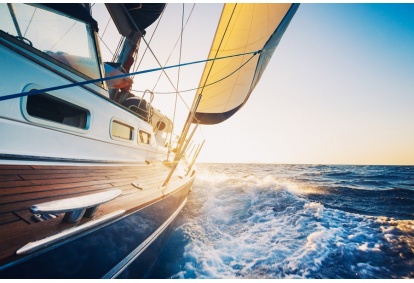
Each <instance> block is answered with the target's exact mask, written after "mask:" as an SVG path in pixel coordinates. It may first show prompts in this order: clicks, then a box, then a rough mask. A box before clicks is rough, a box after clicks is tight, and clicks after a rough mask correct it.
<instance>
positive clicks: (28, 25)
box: [23, 8, 37, 37]
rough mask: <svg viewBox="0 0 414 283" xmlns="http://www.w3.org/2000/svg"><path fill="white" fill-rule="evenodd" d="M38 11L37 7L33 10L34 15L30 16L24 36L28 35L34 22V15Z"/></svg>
mask: <svg viewBox="0 0 414 283" xmlns="http://www.w3.org/2000/svg"><path fill="white" fill-rule="evenodd" d="M36 11H37V8H35V9H34V11H33V14H32V17H31V18H30V21H29V23H28V24H27V28H26V30H25V31H24V34H23V37H26V33H27V30H28V29H29V27H30V25H31V24H32V20H33V17H34V15H35V13H36Z"/></svg>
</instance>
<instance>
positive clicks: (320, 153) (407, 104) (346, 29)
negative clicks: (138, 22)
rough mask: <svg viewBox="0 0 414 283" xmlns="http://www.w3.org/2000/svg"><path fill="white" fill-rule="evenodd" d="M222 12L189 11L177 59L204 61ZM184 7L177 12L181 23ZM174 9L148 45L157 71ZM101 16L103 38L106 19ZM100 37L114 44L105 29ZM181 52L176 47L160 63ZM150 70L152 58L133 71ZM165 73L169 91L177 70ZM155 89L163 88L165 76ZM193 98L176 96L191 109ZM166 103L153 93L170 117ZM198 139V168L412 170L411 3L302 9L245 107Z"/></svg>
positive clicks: (189, 79) (142, 80) (196, 70)
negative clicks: (338, 166)
mask: <svg viewBox="0 0 414 283" xmlns="http://www.w3.org/2000/svg"><path fill="white" fill-rule="evenodd" d="M221 7H222V5H221V4H196V5H195V8H194V11H193V14H192V16H191V18H190V20H189V22H188V26H187V28H186V30H185V33H184V37H183V44H184V45H183V46H184V47H183V49H182V53H181V62H190V61H195V60H202V59H205V58H206V56H207V53H208V51H209V48H210V43H211V40H212V37H213V36H214V32H215V29H216V26H217V21H218V19H219V16H220V12H221ZM98 8H99V7H95V10H94V16H95V18H97V16H98V15H99V16H100V12H99V9H98ZM191 8H192V4H186V5H185V10H184V12H185V19H186V17H187V16H188V14H189V12H190V10H191ZM182 10H183V6H182V4H169V5H168V6H167V10H166V11H165V15H164V16H163V19H162V20H161V23H160V26H159V28H158V29H157V32H156V33H155V35H154V38H153V40H152V41H151V45H150V46H151V48H153V50H154V52H155V54H157V56H158V58H159V60H160V61H161V62H162V64H164V63H165V61H166V58H168V55H169V54H170V52H171V49H172V47H173V46H174V43H175V42H176V40H177V39H178V36H179V33H180V29H181V14H182ZM100 18H101V19H99V18H98V22H99V24H100V34H102V33H103V32H104V30H105V26H106V23H107V19H105V17H103V16H101V17H100ZM169 20H172V21H173V22H174V23H168V24H166V23H167V22H168V21H169ZM162 24H164V25H166V26H165V27H161V26H162ZM154 28H155V26H153V27H151V28H148V29H147V35H146V37H145V39H146V40H147V41H149V40H150V37H151V35H152V33H153V30H154ZM103 38H104V41H105V43H106V44H107V45H111V46H116V44H117V43H118V41H117V40H111V39H112V35H111V32H110V28H108V29H107V31H105V34H104V36H103ZM108 42H109V43H108ZM167 42H168V44H167ZM141 46H144V44H142V45H141ZM101 48H102V50H103V51H104V54H107V52H106V50H105V49H106V47H104V46H103V45H101ZM143 48H144V47H142V49H143ZM142 49H141V50H140V52H139V54H140V55H142V54H143V53H144V50H142ZM147 52H148V51H147ZM179 54H180V50H179V48H177V49H175V51H174V53H173V56H172V57H171V61H170V62H169V63H168V64H167V65H171V64H177V63H178V58H179ZM148 55H149V54H146V57H150V56H148ZM105 56H109V55H104V57H105ZM109 59H110V58H109ZM109 59H108V58H107V60H109ZM155 67H158V65H157V64H156V62H155V61H154V60H153V59H152V60H151V59H149V60H146V61H143V63H142V65H141V69H148V68H155ZM202 69H203V66H202V65H201V66H193V67H188V68H182V69H181V70H180V75H179V78H180V79H179V84H178V88H179V89H180V90H186V89H191V88H196V87H197V86H198V83H199V80H200V76H201V72H202ZM169 74H170V76H171V78H172V80H173V81H174V83H175V84H176V81H177V77H178V74H177V70H172V71H171V72H169ZM157 78H158V74H157V75H156V78H154V74H151V75H146V76H137V77H136V78H135V80H136V83H135V84H134V89H137V90H143V89H146V88H149V89H153V87H154V85H155V81H156V79H157ZM155 90H156V91H160V92H163V91H171V87H169V86H168V84H167V83H166V79H165V77H164V78H163V79H162V80H161V81H160V82H159V83H158V84H157V87H156V88H155ZM194 94H195V92H194V91H193V92H183V93H182V97H183V99H185V100H186V101H187V104H189V105H190V104H191V101H192V97H193V96H194ZM174 98H175V96H174V95H171V94H160V95H156V99H155V100H154V104H155V105H156V106H157V107H158V108H160V109H161V110H162V111H163V112H165V113H167V114H169V115H170V116H171V115H173V112H172V110H171V109H173V106H174ZM180 107H181V108H180ZM178 110H179V111H183V110H184V106H179V107H178ZM177 115H179V114H177ZM180 115H181V116H184V117H185V115H182V114H180ZM177 119H178V121H180V120H179V118H177ZM177 129H181V126H179V127H178V128H177ZM202 137H203V138H205V139H206V142H205V145H204V148H203V150H202V152H201V153H200V156H199V159H198V161H199V162H256V163H306V164H405V165H407V164H412V165H413V164H414V4H306V3H305V4H301V6H300V7H299V9H298V11H297V13H296V15H295V16H294V18H293V19H292V22H291V23H290V25H289V27H288V29H287V31H286V33H285V35H284V36H283V38H282V40H281V42H280V44H279V46H278V48H277V49H276V51H275V53H274V55H273V57H272V59H271V61H270V64H269V65H268V67H267V69H266V72H265V74H264V75H263V77H262V79H261V81H260V82H259V84H258V86H257V87H256V89H255V91H254V92H253V94H252V95H251V97H250V99H249V101H248V103H247V104H246V105H245V106H244V107H243V108H242V109H241V110H240V111H239V112H238V113H236V114H235V115H234V116H233V117H232V118H230V119H229V120H227V121H225V122H223V123H221V124H219V125H215V126H203V127H202Z"/></svg>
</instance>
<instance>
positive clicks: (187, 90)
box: [131, 52, 259, 94]
mask: <svg viewBox="0 0 414 283" xmlns="http://www.w3.org/2000/svg"><path fill="white" fill-rule="evenodd" d="M258 53H259V52H258ZM256 54H257V53H254V54H253V55H252V57H250V58H249V59H248V60H247V61H246V62H244V63H243V64H242V65H240V66H239V67H238V68H237V69H236V70H234V71H233V72H231V73H230V74H228V75H227V76H225V77H223V78H221V79H219V80H216V81H214V82H212V83H209V84H206V85H204V86H201V87H196V88H192V89H186V90H180V93H182V92H189V91H194V90H198V89H202V88H204V87H208V86H211V85H214V84H216V83H218V82H221V81H222V80H225V79H227V78H228V77H230V76H231V75H233V74H234V73H236V72H237V71H238V70H240V69H241V68H243V67H244V65H246V64H247V63H248V62H249V61H250V60H252V59H253V57H254V56H255V55H256ZM217 59H219V58H217ZM131 91H134V92H139V93H141V92H144V91H142V90H134V89H133V90H131ZM174 93H175V92H172V91H170V92H155V91H154V94H174Z"/></svg>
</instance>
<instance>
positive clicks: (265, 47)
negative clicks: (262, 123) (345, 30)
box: [195, 3, 298, 124]
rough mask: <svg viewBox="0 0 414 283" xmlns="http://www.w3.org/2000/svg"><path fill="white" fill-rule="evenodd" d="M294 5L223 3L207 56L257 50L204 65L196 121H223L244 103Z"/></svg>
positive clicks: (202, 122)
mask: <svg viewBox="0 0 414 283" xmlns="http://www.w3.org/2000/svg"><path fill="white" fill-rule="evenodd" d="M297 8H298V4H281V3H272V4H263V3H260V4H248V3H243V4H235V3H231V4H225V6H224V8H223V12H222V15H221V19H220V21H219V25H218V27H217V31H216V35H215V38H214V40H213V43H212V46H211V50H210V53H209V57H208V59H214V58H218V57H225V56H232V55H234V54H246V53H249V52H254V51H261V52H256V53H255V54H253V55H252V54H246V55H243V56H238V57H232V58H230V59H226V60H220V61H211V62H208V63H207V64H206V65H205V68H204V72H203V75H202V77H201V80H200V84H199V88H200V89H201V95H202V98H201V101H200V103H199V105H198V108H197V110H196V113H195V116H196V120H197V121H198V122H200V123H201V124H217V123H220V122H223V121H225V120H226V119H228V118H229V117H231V116H232V115H234V114H235V113H236V112H237V111H238V110H239V109H240V108H241V107H242V106H243V105H244V103H245V102H246V101H247V99H248V98H249V96H250V93H251V92H252V91H253V89H254V87H255V86H256V85H257V83H258V81H259V80H260V77H261V75H262V73H263V71H264V69H265V68H266V66H267V63H268V62H269V60H270V57H271V56H272V55H273V52H274V50H275V48H276V46H277V45H278V43H279V41H280V39H281V37H282V35H283V33H284V31H285V30H286V27H287V26H288V24H289V22H290V20H291V19H292V17H293V15H294V14H295V12H296V10H297ZM223 78H224V79H223ZM213 82H216V83H213ZM197 95H198V94H197Z"/></svg>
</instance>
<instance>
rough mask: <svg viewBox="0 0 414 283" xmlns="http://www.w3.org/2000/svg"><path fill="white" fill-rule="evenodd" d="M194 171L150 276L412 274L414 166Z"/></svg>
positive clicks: (230, 167)
mask: <svg viewBox="0 0 414 283" xmlns="http://www.w3.org/2000/svg"><path fill="white" fill-rule="evenodd" d="M198 169H199V172H198V175H197V178H196V182H195V184H194V187H193V190H192V192H191V193H190V195H189V198H188V203H187V205H186V206H185V208H184V209H183V211H182V212H181V214H180V215H179V216H178V218H177V221H176V226H175V229H174V230H173V232H172V235H171V237H170V238H169V240H168V242H167V244H166V246H165V248H164V249H163V251H162V253H161V254H160V256H159V258H158V260H157V262H156V263H155V264H154V266H153V268H152V270H151V274H150V275H149V277H150V278H262V279H263V278H382V279H386V278H414V166H330V165H329V166H328V165H269V164H201V165H198Z"/></svg>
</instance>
